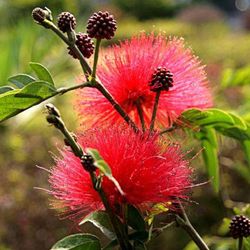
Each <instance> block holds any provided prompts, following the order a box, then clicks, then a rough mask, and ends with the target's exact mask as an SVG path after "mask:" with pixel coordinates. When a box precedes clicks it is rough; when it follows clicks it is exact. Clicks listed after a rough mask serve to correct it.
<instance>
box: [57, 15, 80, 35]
mask: <svg viewBox="0 0 250 250" xmlns="http://www.w3.org/2000/svg"><path fill="white" fill-rule="evenodd" d="M57 25H58V28H59V29H60V30H61V31H62V32H67V31H70V30H74V29H75V27H76V19H75V17H74V16H73V15H72V14H71V13H69V12H62V13H61V14H60V15H59V16H58V18H57Z"/></svg>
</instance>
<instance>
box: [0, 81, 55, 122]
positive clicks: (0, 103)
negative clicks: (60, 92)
mask: <svg viewBox="0 0 250 250" xmlns="http://www.w3.org/2000/svg"><path fill="white" fill-rule="evenodd" d="M56 93H57V92H56V89H55V88H54V86H52V85H51V84H49V83H47V82H43V81H36V82H31V83H29V84H28V85H26V86H25V87H24V88H22V89H15V90H11V91H8V92H5V93H3V94H0V122H1V121H4V120H6V119H8V118H10V117H12V116H15V115H17V114H19V113H21V112H22V111H24V110H26V109H28V108H30V107H32V106H34V105H37V104H39V103H41V102H42V101H44V100H46V99H48V98H50V97H52V96H54V95H55V94H56Z"/></svg>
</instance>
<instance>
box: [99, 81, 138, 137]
mask: <svg viewBox="0 0 250 250" xmlns="http://www.w3.org/2000/svg"><path fill="white" fill-rule="evenodd" d="M94 86H95V88H97V89H98V90H99V91H100V92H101V93H102V94H103V95H104V96H105V97H106V99H107V100H108V101H109V102H110V104H111V105H112V106H113V108H114V109H115V110H116V111H117V112H118V113H119V114H120V115H121V117H122V118H123V119H124V120H125V121H126V122H127V123H128V124H129V125H130V126H131V128H132V129H133V130H134V131H135V132H136V133H137V132H138V131H139V129H138V128H137V126H136V124H135V123H134V122H133V121H132V120H131V118H130V117H129V116H128V114H127V113H126V112H125V111H124V110H123V108H122V107H121V106H120V105H119V103H118V102H117V101H116V100H115V99H114V98H113V96H112V95H111V94H110V93H109V91H108V90H107V89H106V88H105V87H104V86H103V85H102V84H101V83H99V82H95V83H94Z"/></svg>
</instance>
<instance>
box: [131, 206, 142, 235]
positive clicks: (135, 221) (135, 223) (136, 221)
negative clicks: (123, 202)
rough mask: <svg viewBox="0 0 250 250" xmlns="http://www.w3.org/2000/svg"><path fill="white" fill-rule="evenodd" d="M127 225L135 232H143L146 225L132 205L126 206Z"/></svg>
mask: <svg viewBox="0 0 250 250" xmlns="http://www.w3.org/2000/svg"><path fill="white" fill-rule="evenodd" d="M127 209H128V210H127V214H128V225H129V226H131V227H132V228H133V229H135V230H137V231H145V229H146V225H145V221H144V219H143V217H142V215H141V213H140V212H139V211H138V209H136V208H135V207H134V206H132V205H128V208H127Z"/></svg>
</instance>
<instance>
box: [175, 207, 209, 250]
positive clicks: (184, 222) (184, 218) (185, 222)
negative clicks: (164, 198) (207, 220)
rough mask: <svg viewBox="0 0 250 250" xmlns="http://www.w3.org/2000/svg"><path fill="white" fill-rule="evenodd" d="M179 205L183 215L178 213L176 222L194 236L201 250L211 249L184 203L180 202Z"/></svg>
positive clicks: (193, 238)
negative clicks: (187, 212)
mask: <svg viewBox="0 0 250 250" xmlns="http://www.w3.org/2000/svg"><path fill="white" fill-rule="evenodd" d="M179 205H180V209H181V217H180V216H179V215H176V222H177V223H178V225H179V226H180V227H182V228H183V229H184V230H185V231H186V232H187V233H188V234H189V236H190V237H191V238H192V240H193V241H194V242H195V244H196V245H197V246H198V247H199V249H200V250H209V248H208V246H207V245H206V243H205V242H204V241H203V239H202V238H201V236H200V235H199V234H198V232H197V231H196V230H195V229H194V227H193V226H192V224H191V222H190V220H189V219H188V216H187V214H186V212H185V210H184V208H183V206H182V204H181V203H180V204H179Z"/></svg>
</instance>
